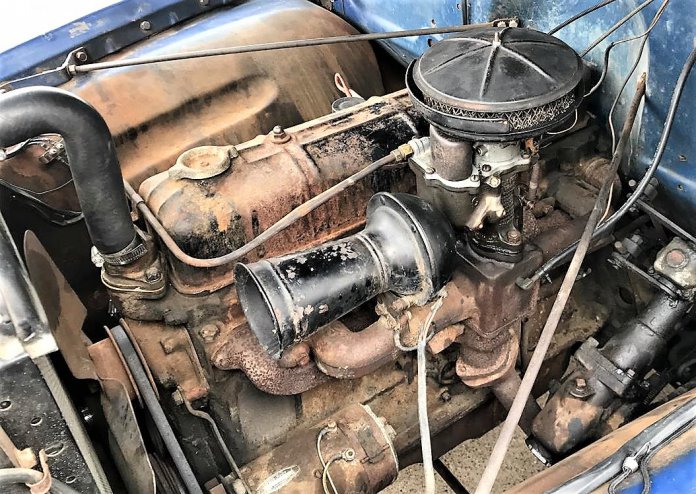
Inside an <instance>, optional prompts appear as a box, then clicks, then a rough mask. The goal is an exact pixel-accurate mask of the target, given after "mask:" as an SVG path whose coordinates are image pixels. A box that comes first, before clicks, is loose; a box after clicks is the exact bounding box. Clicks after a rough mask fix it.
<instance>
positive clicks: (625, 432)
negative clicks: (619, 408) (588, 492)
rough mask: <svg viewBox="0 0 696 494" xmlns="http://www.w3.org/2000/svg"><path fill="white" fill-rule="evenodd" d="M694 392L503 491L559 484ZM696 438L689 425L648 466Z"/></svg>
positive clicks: (528, 491) (532, 493)
mask: <svg viewBox="0 0 696 494" xmlns="http://www.w3.org/2000/svg"><path fill="white" fill-rule="evenodd" d="M694 396H696V391H693V390H692V391H689V392H687V393H684V394H682V395H680V396H679V397H677V398H675V399H674V400H672V401H670V402H668V403H666V404H664V405H662V406H660V407H658V408H656V409H655V410H652V411H651V412H649V413H647V414H645V415H643V416H641V417H639V418H637V419H635V420H633V421H632V422H629V423H628V424H626V425H624V426H623V427H621V428H620V429H618V430H616V431H614V432H612V433H611V434H609V435H608V436H604V437H603V438H601V439H599V440H597V441H595V442H593V443H592V444H590V445H589V446H587V447H586V448H584V449H582V450H580V451H579V452H577V453H575V454H573V455H571V456H569V457H568V458H566V459H564V460H563V461H561V462H559V463H557V464H556V465H554V466H552V467H551V468H549V469H547V470H544V471H543V472H541V473H539V474H537V475H535V476H534V477H531V478H529V479H527V480H525V481H524V482H522V483H521V484H518V485H516V486H515V487H514V488H512V489H511V490H509V491H506V494H537V493H538V494H541V493H543V492H547V491H549V490H551V489H552V488H554V487H556V486H558V485H560V484H562V483H563V482H565V481H566V480H569V479H571V478H573V477H575V476H576V475H578V474H580V473H582V472H584V471H585V470H588V469H589V468H591V467H593V466H595V465H597V464H598V463H601V462H602V461H603V460H604V459H606V458H607V457H609V456H610V455H611V454H613V453H615V452H616V451H617V450H618V449H619V448H620V447H621V446H622V445H623V444H624V443H626V442H627V441H628V440H629V439H631V438H633V437H634V436H636V435H638V434H639V433H640V432H642V431H643V430H645V429H646V428H647V427H649V426H650V425H652V424H654V423H655V422H657V421H658V420H660V419H661V418H663V417H664V416H665V415H667V414H669V413H670V412H671V411H673V410H674V409H675V408H677V407H678V406H680V405H682V404H684V403H685V402H686V401H688V400H690V399H693V398H694ZM694 440H696V428H693V427H692V428H691V429H690V430H689V431H687V432H685V433H684V434H683V435H682V436H680V437H679V438H678V439H676V440H675V441H673V442H672V443H671V444H670V446H669V447H666V448H663V449H661V450H660V451H658V452H657V453H656V455H655V456H654V457H653V460H652V461H651V463H650V466H651V468H652V467H658V468H659V466H660V465H664V464H666V463H667V461H669V460H670V459H673V458H674V457H676V456H678V455H679V454H680V452H684V451H686V450H687V449H691V448H692V447H693V441H694ZM594 492H596V493H597V494H599V493H605V492H607V485H604V486H602V487H600V488H598V489H597V490H595V491H594Z"/></svg>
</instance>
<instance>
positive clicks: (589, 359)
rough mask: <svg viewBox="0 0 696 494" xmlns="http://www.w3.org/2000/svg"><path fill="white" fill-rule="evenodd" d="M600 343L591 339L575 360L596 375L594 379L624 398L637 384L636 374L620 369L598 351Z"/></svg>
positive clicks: (583, 346)
mask: <svg viewBox="0 0 696 494" xmlns="http://www.w3.org/2000/svg"><path fill="white" fill-rule="evenodd" d="M598 346H599V343H598V342H597V340H595V339H594V338H589V339H588V340H587V341H586V342H585V343H583V344H582V346H581V347H580V348H579V349H578V351H577V352H576V353H575V358H576V359H577V360H578V362H580V363H581V364H582V365H583V366H584V367H585V368H586V369H587V370H589V371H590V372H592V373H593V374H594V377H595V378H596V379H597V380H598V381H599V382H601V383H602V384H604V385H605V386H606V387H608V388H609V389H611V390H612V391H613V392H614V393H616V394H617V395H618V396H623V395H624V394H625V393H626V391H627V390H628V389H629V388H630V387H631V386H632V385H633V384H634V383H635V374H634V373H633V372H632V371H631V370H628V371H625V372H624V370H623V369H620V368H618V367H617V366H616V365H614V363H613V362H611V361H610V360H609V359H608V358H606V357H605V356H604V355H602V354H601V353H600V351H599V350H598V349H597V347H598Z"/></svg>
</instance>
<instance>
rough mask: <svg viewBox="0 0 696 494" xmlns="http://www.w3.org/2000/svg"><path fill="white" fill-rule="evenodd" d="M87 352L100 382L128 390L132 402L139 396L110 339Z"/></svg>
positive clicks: (98, 343) (90, 347)
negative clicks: (111, 382) (112, 382)
mask: <svg viewBox="0 0 696 494" xmlns="http://www.w3.org/2000/svg"><path fill="white" fill-rule="evenodd" d="M87 351H88V352H89V356H90V358H91V359H92V362H93V365H94V367H95V371H96V375H97V378H98V379H99V380H100V381H102V382H103V381H116V382H118V383H119V384H120V385H121V386H122V387H123V389H125V390H126V393H127V394H128V398H129V399H131V400H132V399H135V398H136V397H137V396H138V394H137V392H136V388H135V385H134V383H133V379H132V377H131V376H130V374H129V373H128V368H127V367H126V365H125V364H124V362H123V359H122V358H121V355H120V353H119V351H118V349H117V348H116V347H115V346H114V343H113V342H112V341H111V340H110V339H104V340H101V341H98V342H97V343H94V344H92V345H90V346H89V347H88V348H87Z"/></svg>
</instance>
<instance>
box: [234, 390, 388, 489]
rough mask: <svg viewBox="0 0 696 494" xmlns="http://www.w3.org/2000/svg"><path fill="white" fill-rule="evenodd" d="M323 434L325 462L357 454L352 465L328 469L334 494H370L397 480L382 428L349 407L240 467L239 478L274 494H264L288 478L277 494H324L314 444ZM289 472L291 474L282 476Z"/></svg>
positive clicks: (358, 407) (356, 407) (341, 462)
mask: <svg viewBox="0 0 696 494" xmlns="http://www.w3.org/2000/svg"><path fill="white" fill-rule="evenodd" d="M325 428H327V430H328V431H327V432H326V433H325V434H324V435H323V436H322V439H321V441H320V447H321V453H322V458H323V459H324V461H328V460H329V459H331V458H332V457H335V456H337V455H340V454H341V453H343V452H345V451H346V450H349V449H350V450H352V451H353V452H354V454H355V459H353V460H351V461H345V460H343V459H341V460H335V461H333V462H332V463H331V467H330V470H329V473H330V474H331V478H332V479H333V481H334V483H335V485H336V488H337V489H338V492H361V493H364V494H372V493H376V492H379V491H380V490H382V489H383V488H384V487H386V486H388V485H389V484H391V483H392V482H393V481H394V480H395V479H396V475H397V473H398V468H397V462H396V456H395V455H394V451H393V449H392V446H391V441H390V439H389V437H388V434H389V431H388V428H387V427H386V424H384V423H383V422H382V421H381V420H380V419H379V418H378V417H376V416H374V415H373V414H372V413H371V412H370V411H369V410H367V409H366V408H365V407H363V406H361V405H357V404H353V405H349V406H348V407H346V408H344V409H342V410H340V411H339V412H338V413H336V414H334V415H331V416H330V417H328V418H327V419H325V420H322V421H320V422H319V423H318V424H316V425H314V426H312V427H310V428H309V429H308V430H306V431H303V432H301V433H299V434H297V435H295V436H294V437H291V438H289V439H288V441H287V442H286V443H284V444H283V445H281V446H279V447H277V448H275V449H274V450H272V451H271V452H270V453H268V454H266V455H263V456H261V457H260V458H257V459H256V460H254V461H253V462H251V463H250V464H248V465H246V466H245V467H243V468H242V475H243V476H244V477H245V479H246V481H247V483H248V484H249V486H250V487H251V488H252V491H253V492H269V493H270V492H274V491H273V490H270V489H268V490H264V486H269V485H271V484H274V483H277V482H278V480H279V479H280V478H285V477H292V483H289V484H287V485H286V486H285V487H284V488H283V489H282V490H281V491H280V492H283V493H287V494H312V493H315V494H323V493H324V492H325V491H324V488H323V487H322V482H321V473H322V471H323V469H322V465H321V462H320V460H319V455H318V452H317V447H316V444H317V437H318V435H319V433H320V431H322V430H323V429H325ZM288 471H291V472H292V474H288V473H286V472H288Z"/></svg>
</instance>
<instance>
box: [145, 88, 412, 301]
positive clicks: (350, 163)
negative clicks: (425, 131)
mask: <svg viewBox="0 0 696 494" xmlns="http://www.w3.org/2000/svg"><path fill="white" fill-rule="evenodd" d="M408 105H409V103H408V100H407V96H406V95H405V93H403V92H400V93H395V94H394V95H391V96H389V97H385V98H373V99H371V100H369V101H368V102H366V103H365V104H363V105H360V106H359V107H355V108H352V109H350V110H348V111H346V112H341V113H337V114H333V115H328V116H326V117H323V118H320V119H317V120H314V121H311V122H307V123H305V124H302V125H299V126H297V127H293V128H291V129H287V130H285V131H284V132H285V133H286V135H287V137H288V140H287V142H283V143H277V142H276V141H275V140H274V139H273V135H272V134H270V135H268V136H259V137H257V138H256V139H253V140H251V141H249V142H246V143H244V144H241V145H239V146H237V147H236V150H237V152H238V154H239V155H238V156H237V157H235V158H232V163H231V166H230V168H229V169H228V170H226V171H225V172H223V173H221V174H219V175H216V176H214V177H212V178H209V179H205V180H193V179H179V178H177V177H176V174H175V176H174V177H172V176H170V174H169V172H163V173H161V174H159V175H156V176H154V177H152V178H150V179H148V180H146V181H145V182H143V184H142V185H141V187H140V194H141V195H142V197H143V198H144V200H145V201H146V203H147V205H148V206H149V208H150V209H151V211H152V212H153V213H154V214H155V216H156V217H157V219H158V220H159V221H160V222H161V223H162V225H163V226H164V228H165V230H166V231H167V232H168V233H169V234H170V235H171V236H172V238H173V239H174V241H175V242H176V243H177V245H179V246H180V247H181V249H182V250H183V251H184V252H185V253H186V254H188V255H190V256H193V257H197V258H212V257H218V256H221V255H224V254H227V253H229V252H231V251H234V250H235V249H237V248H239V247H240V246H241V245H243V244H244V243H246V242H247V241H249V240H251V239H253V238H255V237H256V236H258V235H259V233H260V232H263V231H265V230H267V229H268V228H269V227H270V226H271V225H273V224H274V223H276V222H277V221H278V220H279V219H280V218H282V217H283V216H285V215H286V214H287V213H289V212H290V211H291V210H292V209H293V208H294V207H296V206H298V205H300V204H302V203H304V202H305V201H307V200H308V199H310V198H311V197H313V196H316V195H317V194H318V193H320V192H322V191H324V190H326V189H328V188H329V187H331V186H332V185H334V184H336V183H337V182H339V181H340V180H342V179H344V178H346V177H348V176H350V175H352V174H353V173H356V172H357V171H359V170H361V169H362V168H364V167H365V166H367V165H368V164H370V163H372V162H373V161H375V160H376V159H377V158H381V157H383V156H386V155H387V154H388V153H389V151H391V150H392V149H395V148H396V147H397V146H399V145H400V144H403V143H404V142H406V141H408V140H409V139H411V138H412V137H413V136H414V135H416V134H417V130H416V123H415V122H414V120H413V119H412V118H411V117H410V116H409V115H408V114H407V113H406V110H407V108H408V107H409V106H408ZM259 184H263V185H264V186H263V187H259ZM413 184H414V182H413V176H412V174H411V173H410V172H409V171H408V170H406V169H385V170H379V171H377V172H376V173H375V174H373V175H372V176H371V177H369V178H367V179H365V180H362V181H360V182H357V183H356V184H355V185H354V186H353V188H352V189H351V191H350V193H346V194H342V195H339V196H337V197H335V198H333V199H331V200H329V202H327V203H326V204H324V205H322V206H321V207H319V208H318V209H316V210H315V211H312V212H311V213H310V214H308V215H307V216H305V217H304V218H302V219H300V220H299V221H297V222H296V223H295V224H293V225H291V226H290V227H288V228H287V229H285V230H284V231H282V232H280V233H279V234H278V235H276V236H274V237H273V238H271V239H270V240H268V241H267V242H266V243H265V244H264V245H263V246H261V247H259V248H258V249H256V251H255V252H253V253H251V254H249V255H248V256H247V261H254V260H258V259H260V258H262V257H267V256H275V255H279V254H283V253H286V252H288V251H296V250H302V249H306V248H308V247H310V246H313V245H317V244H320V243H323V242H326V241H328V240H332V239H335V238H337V237H338V236H341V235H344V234H345V233H347V232H349V231H352V230H354V229H357V228H358V227H359V226H361V225H362V223H363V222H364V217H365V210H366V206H367V202H368V201H369V199H370V198H371V197H372V196H373V195H374V193H375V192H378V191H380V190H389V191H391V192H408V191H410V190H411V189H412V188H413ZM169 260H170V264H171V266H172V268H173V269H172V272H171V278H172V282H173V283H174V286H175V287H176V289H177V290H178V291H179V292H181V293H199V292H203V291H213V290H216V289H219V288H221V287H223V286H226V285H229V284H230V283H231V282H232V270H231V266H222V267H219V268H211V269H200V268H193V267H190V266H187V265H185V264H184V263H182V262H180V261H179V260H178V259H175V258H174V257H173V256H171V255H170V256H169Z"/></svg>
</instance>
